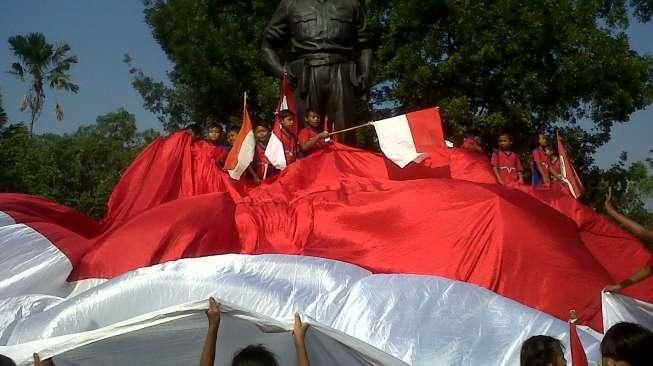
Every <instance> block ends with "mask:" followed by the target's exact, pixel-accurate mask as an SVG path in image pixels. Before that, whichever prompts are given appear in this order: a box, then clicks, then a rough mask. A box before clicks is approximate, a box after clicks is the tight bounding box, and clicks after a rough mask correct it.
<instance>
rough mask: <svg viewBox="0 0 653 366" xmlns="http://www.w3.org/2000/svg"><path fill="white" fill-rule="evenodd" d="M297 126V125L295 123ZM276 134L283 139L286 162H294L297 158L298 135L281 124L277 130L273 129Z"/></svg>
mask: <svg viewBox="0 0 653 366" xmlns="http://www.w3.org/2000/svg"><path fill="white" fill-rule="evenodd" d="M293 126H295V125H293ZM273 133H274V134H275V135H277V137H278V138H279V140H280V141H281V144H283V153H284V156H285V157H286V164H287V165H289V164H292V163H294V162H295V160H297V151H298V147H297V137H295V136H296V135H295V134H294V133H289V132H288V131H286V130H285V129H284V128H283V127H281V125H279V127H277V130H275V131H273Z"/></svg>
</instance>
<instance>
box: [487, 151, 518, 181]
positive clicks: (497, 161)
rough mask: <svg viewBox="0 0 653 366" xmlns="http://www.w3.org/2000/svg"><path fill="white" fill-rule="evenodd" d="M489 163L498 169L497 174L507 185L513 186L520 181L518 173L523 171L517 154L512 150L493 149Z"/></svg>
mask: <svg viewBox="0 0 653 366" xmlns="http://www.w3.org/2000/svg"><path fill="white" fill-rule="evenodd" d="M490 164H492V166H493V167H497V168H498V169H499V176H500V177H501V179H502V180H503V183H505V185H507V186H514V185H517V184H519V183H521V181H520V180H519V173H521V172H522V171H524V167H523V166H522V165H521V160H519V155H517V153H514V152H512V151H502V150H494V152H493V153H492V159H491V160H490Z"/></svg>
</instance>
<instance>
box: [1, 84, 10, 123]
mask: <svg viewBox="0 0 653 366" xmlns="http://www.w3.org/2000/svg"><path fill="white" fill-rule="evenodd" d="M8 121H9V119H8V118H7V113H6V112H5V109H4V108H3V107H2V94H1V93H0V130H2V128H3V127H4V126H5V125H6V124H7V122H8Z"/></svg>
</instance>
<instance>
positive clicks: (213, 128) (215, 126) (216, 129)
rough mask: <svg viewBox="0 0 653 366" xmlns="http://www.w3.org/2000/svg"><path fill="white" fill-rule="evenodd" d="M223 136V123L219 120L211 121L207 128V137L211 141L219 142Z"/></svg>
mask: <svg viewBox="0 0 653 366" xmlns="http://www.w3.org/2000/svg"><path fill="white" fill-rule="evenodd" d="M221 136H222V125H220V124H219V123H217V122H211V123H210V124H209V127H208V129H207V134H206V139H207V140H209V142H212V143H215V144H217V143H218V141H220V137H221Z"/></svg>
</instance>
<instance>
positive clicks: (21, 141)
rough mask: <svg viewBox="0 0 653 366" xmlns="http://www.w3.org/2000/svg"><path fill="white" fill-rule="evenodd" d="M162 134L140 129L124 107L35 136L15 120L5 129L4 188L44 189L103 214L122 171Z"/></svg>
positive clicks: (0, 178) (0, 137)
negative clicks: (71, 129)
mask: <svg viewBox="0 0 653 366" xmlns="http://www.w3.org/2000/svg"><path fill="white" fill-rule="evenodd" d="M157 136H158V134H157V133H156V132H154V131H151V130H149V131H145V132H142V133H138V132H137V131H136V120H135V117H134V115H133V114H131V113H129V112H127V111H125V110H124V109H118V110H117V111H114V112H111V113H107V114H105V115H102V116H99V117H98V118H97V120H96V123H95V124H94V125H88V126H82V127H80V128H79V129H78V130H77V132H75V133H73V134H66V135H63V136H59V135H54V134H45V135H34V136H31V137H30V134H29V131H28V130H27V128H26V127H25V126H24V125H22V124H14V125H10V126H9V127H7V128H5V129H4V130H1V131H0V147H1V148H0V161H2V162H3V168H2V169H1V170H0V191H1V192H21V193H27V194H35V195H41V196H44V197H47V198H50V199H52V200H54V201H57V202H59V203H62V204H65V205H69V206H71V207H74V208H76V209H78V210H80V211H82V212H84V213H86V214H89V215H90V216H93V217H96V218H100V217H102V216H103V215H104V211H105V204H106V202H107V200H108V198H109V195H110V193H111V191H112V190H113V187H114V186H115V184H116V183H117V181H118V179H119V178H120V175H121V173H122V171H123V170H124V169H125V168H126V167H127V166H128V165H129V163H131V161H132V160H133V159H134V157H135V156H136V155H137V154H138V153H139V152H140V150H141V149H142V148H143V147H144V146H145V145H146V144H148V143H149V142H151V141H152V140H153V139H154V138H156V137H157Z"/></svg>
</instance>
